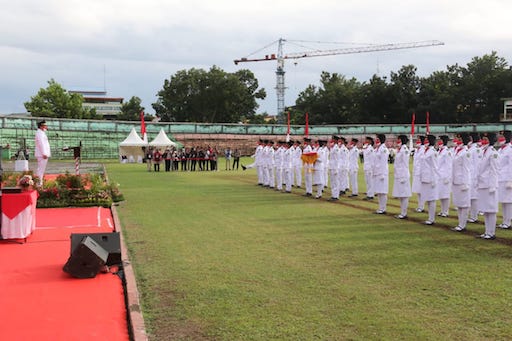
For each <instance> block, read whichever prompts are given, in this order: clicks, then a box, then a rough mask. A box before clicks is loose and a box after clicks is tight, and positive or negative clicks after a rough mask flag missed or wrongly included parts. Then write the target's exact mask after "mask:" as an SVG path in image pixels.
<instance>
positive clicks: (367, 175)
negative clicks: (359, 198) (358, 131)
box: [363, 136, 374, 200]
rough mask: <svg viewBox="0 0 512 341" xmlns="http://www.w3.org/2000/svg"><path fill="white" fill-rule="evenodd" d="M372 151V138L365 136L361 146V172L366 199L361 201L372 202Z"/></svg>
mask: <svg viewBox="0 0 512 341" xmlns="http://www.w3.org/2000/svg"><path fill="white" fill-rule="evenodd" d="M373 151H374V150H373V137H370V136H367V137H366V140H365V142H364V144H363V170H364V181H365V184H366V198H364V199H363V200H372V199H373V196H374V192H373V185H372V162H373Z"/></svg>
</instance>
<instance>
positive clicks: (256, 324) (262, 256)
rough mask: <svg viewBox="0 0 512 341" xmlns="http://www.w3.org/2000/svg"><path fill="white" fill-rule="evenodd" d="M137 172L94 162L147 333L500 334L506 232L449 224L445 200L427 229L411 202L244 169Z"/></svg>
mask: <svg viewBox="0 0 512 341" xmlns="http://www.w3.org/2000/svg"><path fill="white" fill-rule="evenodd" d="M221 161H223V160H221ZM244 161H247V160H244ZM220 164H221V165H223V163H222V162H220ZM145 169H146V168H145V165H134V164H122V165H121V164H109V165H107V170H108V173H109V177H110V179H111V181H114V182H117V183H119V184H120V189H121V191H122V192H123V194H124V196H125V198H126V201H124V202H122V203H121V204H120V206H119V215H120V219H121V223H122V225H123V230H124V235H125V237H126V241H127V244H128V249H129V251H130V257H131V260H132V262H133V264H134V267H135V270H136V276H137V281H138V286H139V290H140V291H141V296H142V305H143V314H144V318H145V321H146V325H147V327H148V331H149V334H150V338H151V339H152V340H176V339H178V340H180V339H181V340H197V339H209V340H368V339H379V340H397V339H401V340H443V339H444V340H482V339H488V340H496V339H508V338H510V335H512V316H511V313H512V266H511V265H512V262H511V259H512V257H511V246H510V242H511V241H512V231H501V230H500V231H497V233H498V239H497V240H495V241H483V240H479V239H476V238H475V237H474V236H475V235H476V234H477V233H482V232H483V225H471V226H469V228H470V232H468V233H463V234H459V233H455V232H451V231H449V230H448V228H449V227H452V226H455V225H457V223H456V220H455V218H454V217H455V211H453V210H452V211H451V215H452V217H453V218H440V219H438V220H437V224H436V225H435V226H433V227H426V226H424V225H422V224H420V221H422V220H424V219H425V217H426V214H425V213H422V214H419V213H413V212H412V208H415V207H416V205H415V203H413V202H411V205H410V217H411V218H410V219H409V220H397V219H395V218H393V214H397V213H398V211H399V208H398V202H397V201H396V200H392V199H390V201H389V206H388V212H389V214H388V215H384V216H381V215H374V214H372V212H373V211H374V210H375V209H376V207H377V204H376V203H375V202H366V201H363V200H362V196H360V197H359V198H357V199H349V198H342V199H341V200H340V201H339V202H336V203H330V202H327V201H326V200H325V199H322V200H315V199H310V198H305V197H303V196H302V194H303V191H304V190H302V191H301V190H299V189H294V190H293V193H292V194H283V193H279V192H277V191H271V190H269V189H264V188H261V187H259V186H256V175H255V171H254V170H249V171H246V172H242V171H238V172H237V171H224V170H221V171H219V172H195V173H190V172H173V173H165V172H160V173H154V172H151V173H148V172H147V171H146V170H145ZM221 169H222V167H221ZM360 178H361V182H360V183H362V171H361V172H360ZM390 178H392V177H390ZM363 191H364V188H363V187H361V192H363ZM325 197H327V198H328V197H330V195H329V192H328V190H327V192H326V195H324V198H325ZM499 222H500V221H499Z"/></svg>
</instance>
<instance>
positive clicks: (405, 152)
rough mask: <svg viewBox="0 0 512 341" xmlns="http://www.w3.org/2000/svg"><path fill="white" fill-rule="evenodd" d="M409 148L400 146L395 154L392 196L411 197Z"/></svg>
mask: <svg viewBox="0 0 512 341" xmlns="http://www.w3.org/2000/svg"><path fill="white" fill-rule="evenodd" d="M409 157H410V153H409V148H407V146H406V145H402V146H401V147H400V149H398V150H397V152H396V153H395V170H394V178H395V180H394V182H393V196H394V197H396V198H406V197H410V196H411V194H412V193H411V180H410V177H411V175H410V172H409Z"/></svg>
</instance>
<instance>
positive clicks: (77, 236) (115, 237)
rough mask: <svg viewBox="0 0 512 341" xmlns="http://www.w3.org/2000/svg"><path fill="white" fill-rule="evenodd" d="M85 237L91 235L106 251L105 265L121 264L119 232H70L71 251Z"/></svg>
mask: <svg viewBox="0 0 512 341" xmlns="http://www.w3.org/2000/svg"><path fill="white" fill-rule="evenodd" d="M85 237H91V238H92V239H93V240H94V241H95V242H96V243H98V244H99V245H100V246H101V247H102V248H104V249H105V250H106V251H107V252H108V258H107V261H106V264H107V265H116V264H121V261H122V260H121V242H120V236H119V232H111V233H72V234H71V253H72V252H73V250H74V249H75V248H76V247H77V246H78V244H80V242H81V241H82V239H84V238H85Z"/></svg>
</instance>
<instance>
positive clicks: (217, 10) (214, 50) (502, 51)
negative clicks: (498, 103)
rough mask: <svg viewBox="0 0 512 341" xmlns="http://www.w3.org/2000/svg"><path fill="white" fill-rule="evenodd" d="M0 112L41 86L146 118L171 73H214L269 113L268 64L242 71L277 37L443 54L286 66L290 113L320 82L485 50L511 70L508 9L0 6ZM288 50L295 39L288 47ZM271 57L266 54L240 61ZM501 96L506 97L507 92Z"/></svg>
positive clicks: (449, 0)
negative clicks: (236, 83)
mask: <svg viewBox="0 0 512 341" xmlns="http://www.w3.org/2000/svg"><path fill="white" fill-rule="evenodd" d="M0 5H1V10H0V70H1V73H0V113H2V114H7V113H20V112H25V111H26V110H25V107H24V105H23V103H24V102H25V101H28V100H30V97H31V96H33V95H35V94H36V93H37V92H38V91H39V89H40V88H45V87H46V86H47V82H48V80H50V79H52V78H53V79H55V81H56V82H58V83H60V84H61V85H62V86H63V87H64V88H65V89H67V90H103V89H104V86H106V90H107V92H108V95H109V96H112V97H124V98H125V100H128V99H130V98H131V97H132V96H138V97H140V98H141V99H142V105H143V106H144V107H145V108H146V112H148V113H150V114H154V110H153V109H152V107H151V104H152V103H154V102H156V100H157V97H156V93H157V92H158V91H159V90H160V89H162V86H163V83H164V80H165V79H170V77H171V75H173V74H174V73H176V72H177V71H178V70H184V69H185V70H188V69H190V68H202V69H205V70H208V69H209V68H210V67H211V66H213V65H216V66H218V67H220V68H222V69H223V70H225V71H227V72H234V71H236V70H239V69H241V68H247V69H250V70H251V71H253V72H254V74H255V76H256V78H257V79H258V80H259V84H260V87H264V88H265V89H266V91H267V98H266V99H265V100H264V101H260V102H259V103H260V108H259V109H258V113H261V112H264V111H266V112H268V113H269V114H275V113H276V109H277V100H276V95H275V89H274V88H275V84H276V76H275V69H276V62H275V61H268V62H252V63H242V64H239V65H238V66H236V65H235V64H234V63H233V60H234V59H237V58H241V57H246V56H249V55H251V54H252V53H253V52H255V51H258V50H260V49H261V48H263V47H264V46H267V45H268V44H270V43H272V42H273V41H277V40H278V39H279V38H284V39H287V40H289V41H290V43H285V45H284V53H285V54H286V53H291V52H299V51H306V50H308V47H314V48H320V49H331V48H340V47H341V48H342V47H353V45H350V44H349V45H334V44H329V45H326V44H314V43H310V42H315V41H322V42H344V43H363V44H386V43H401V42H416V41H425V40H440V41H442V42H444V43H445V45H444V46H435V47H423V48H417V49H411V50H396V51H387V52H373V53H368V54H349V55H337V56H328V57H316V58H303V59H298V60H288V61H286V63H285V71H286V81H285V82H286V86H287V89H286V96H285V104H286V105H293V104H294V102H295V99H296V98H297V95H298V93H299V92H301V91H302V90H304V89H305V88H306V87H307V86H308V85H309V84H314V85H318V83H319V78H320V73H321V72H322V71H327V72H330V73H334V72H336V73H340V74H343V75H345V76H346V77H348V78H351V77H355V78H357V79H358V80H359V81H361V82H363V81H367V80H369V79H370V78H371V77H372V75H373V74H376V73H377V74H379V75H380V76H388V78H389V74H390V72H391V71H398V70H399V69H400V67H401V66H402V65H408V64H413V65H415V66H416V67H417V69H418V71H417V74H418V75H420V76H428V75H429V74H431V73H432V72H433V71H437V70H445V69H446V66H447V65H454V64H456V63H458V64H459V65H466V64H467V63H468V62H469V61H470V60H471V59H472V58H473V57H475V56H479V57H481V56H483V55H484V54H488V53H491V52H492V51H497V52H498V55H499V56H500V57H504V58H505V59H506V60H507V61H508V62H509V63H511V62H512V29H510V16H511V15H512V1H510V0H485V1H481V0H477V1H462V0H443V1H441V0H428V1H423V0H421V1H403V0H402V1H384V0H371V1H370V0H332V1H331V0H318V1H300V0H294V1H292V0H259V1H241V0H238V1H231V0H215V1H213V0H211V1H206V0H205V1H199V0H183V1H179V0H145V1H140V0H139V1H134V0H101V1H100V0H87V1H84V0H80V1H77V0H17V1H12V0H0ZM292 41H307V42H304V43H300V45H302V47H300V46H297V44H292ZM270 53H277V44H274V45H272V46H270V47H269V48H267V49H266V50H262V51H260V52H259V53H256V54H254V55H252V56H251V57H253V58H261V57H263V56H264V55H265V54H270ZM511 96H512V94H511Z"/></svg>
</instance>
